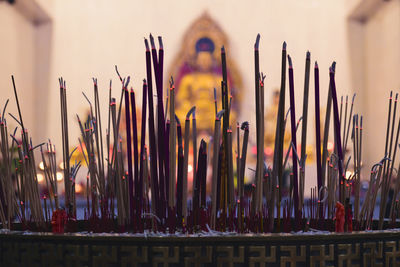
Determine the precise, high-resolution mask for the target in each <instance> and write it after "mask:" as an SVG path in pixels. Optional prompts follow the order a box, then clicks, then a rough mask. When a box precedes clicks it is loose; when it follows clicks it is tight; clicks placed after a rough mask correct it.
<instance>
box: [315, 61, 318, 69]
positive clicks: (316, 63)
mask: <svg viewBox="0 0 400 267" xmlns="http://www.w3.org/2000/svg"><path fill="white" fill-rule="evenodd" d="M314 68H316V69H318V62H317V61H315V66H314Z"/></svg>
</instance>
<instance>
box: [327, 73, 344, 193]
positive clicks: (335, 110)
mask: <svg viewBox="0 0 400 267" xmlns="http://www.w3.org/2000/svg"><path fill="white" fill-rule="evenodd" d="M329 84H330V87H331V92H332V101H333V119H334V128H335V137H336V144H337V152H338V157H339V164H338V165H339V166H338V167H339V196H340V198H339V199H342V198H341V196H342V194H343V192H342V191H343V190H342V186H341V185H342V184H343V177H344V173H343V151H342V145H341V144H342V142H341V138H340V120H339V108H338V102H337V95H336V84H335V72H334V70H333V69H332V68H329Z"/></svg>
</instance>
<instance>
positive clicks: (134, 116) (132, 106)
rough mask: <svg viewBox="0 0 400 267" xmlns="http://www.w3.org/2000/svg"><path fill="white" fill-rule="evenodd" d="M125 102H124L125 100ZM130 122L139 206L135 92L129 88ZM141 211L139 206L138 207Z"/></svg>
mask: <svg viewBox="0 0 400 267" xmlns="http://www.w3.org/2000/svg"><path fill="white" fill-rule="evenodd" d="M125 101H126V100H125ZM131 114H132V117H131V120H132V131H133V140H132V142H133V160H134V182H135V197H136V199H137V200H138V201H139V204H141V202H142V201H141V199H142V198H143V195H142V193H141V192H142V190H141V189H142V187H140V186H139V150H138V135H137V121H136V101H135V92H134V91H133V89H132V88H131ZM138 207H139V209H141V205H139V206H138Z"/></svg>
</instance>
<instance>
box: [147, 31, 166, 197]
mask: <svg viewBox="0 0 400 267" xmlns="http://www.w3.org/2000/svg"><path fill="white" fill-rule="evenodd" d="M159 40H161V37H159ZM150 45H151V55H152V59H153V69H154V76H155V81H156V89H157V131H158V134H157V137H158V139H161V138H163V136H164V134H165V117H164V106H163V90H162V74H161V73H160V61H159V58H158V59H157V51H156V46H155V44H154V38H153V36H152V35H151V34H150ZM161 50H163V49H162V40H161V42H160V51H161ZM160 54H161V56H162V57H163V55H164V52H162V53H161V52H160ZM162 63H163V61H161V64H162ZM161 71H162V67H161ZM160 75H161V79H160ZM157 145H158V175H159V177H158V178H159V181H160V199H161V201H164V202H165V201H167V198H166V191H168V190H167V189H166V187H167V186H166V183H165V173H164V167H165V166H164V163H165V162H164V155H165V152H164V150H165V144H164V143H163V142H160V140H158V142H157Z"/></svg>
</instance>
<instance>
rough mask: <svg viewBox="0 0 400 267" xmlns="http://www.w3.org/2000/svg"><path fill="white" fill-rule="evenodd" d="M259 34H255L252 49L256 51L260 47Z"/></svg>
mask: <svg viewBox="0 0 400 267" xmlns="http://www.w3.org/2000/svg"><path fill="white" fill-rule="evenodd" d="M260 37H261V36H260V34H257V38H256V42H255V43H254V49H255V50H258V47H259V45H260Z"/></svg>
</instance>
